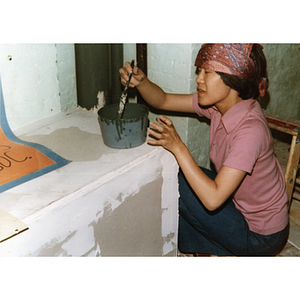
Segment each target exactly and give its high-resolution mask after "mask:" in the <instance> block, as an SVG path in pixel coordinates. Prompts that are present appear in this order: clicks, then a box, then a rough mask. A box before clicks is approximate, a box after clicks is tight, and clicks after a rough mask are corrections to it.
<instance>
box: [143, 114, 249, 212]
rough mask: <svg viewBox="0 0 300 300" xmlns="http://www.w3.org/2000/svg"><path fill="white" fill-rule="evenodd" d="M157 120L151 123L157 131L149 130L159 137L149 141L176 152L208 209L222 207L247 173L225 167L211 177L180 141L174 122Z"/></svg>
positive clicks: (182, 168) (194, 189)
mask: <svg viewBox="0 0 300 300" xmlns="http://www.w3.org/2000/svg"><path fill="white" fill-rule="evenodd" d="M157 121H158V123H159V124H160V125H158V124H156V123H154V122H150V126H151V127H153V128H154V129H155V130H152V129H149V133H150V134H151V135H152V136H154V137H155V138H156V139H157V140H148V144H150V145H160V146H163V147H164V148H165V149H167V150H169V151H170V152H172V153H173V155H174V156H175V158H176V160H177V162H178V164H179V166H180V168H181V170H182V172H183V174H184V175H185V177H186V179H187V181H188V183H189V184H190V186H191V188H192V189H193V191H194V192H195V193H196V195H197V196H198V198H199V199H200V201H201V202H202V203H203V205H204V206H205V207H206V208H207V209H208V210H211V211H213V210H215V209H217V208H218V207H220V206H221V205H222V204H223V203H224V202H225V201H226V200H227V199H228V197H229V196H230V195H231V194H232V193H233V192H234V191H235V190H236V189H237V188H238V186H239V185H240V183H241V182H242V180H243V178H244V177H245V175H246V172H245V171H241V170H237V169H232V168H229V167H226V166H223V167H222V168H221V170H220V171H219V173H218V175H217V177H216V178H215V180H212V179H210V178H209V177H208V176H207V175H206V174H205V173H204V172H203V171H202V170H201V169H200V168H199V166H198V165H197V163H196V162H195V160H194V159H193V157H192V155H191V154H190V152H189V150H188V148H187V147H186V145H185V144H184V143H183V142H182V141H181V139H180V137H179V135H178V133H177V132H176V130H175V128H174V126H173V123H172V121H171V120H170V119H168V118H166V117H164V116H160V117H159V118H158V120H157Z"/></svg>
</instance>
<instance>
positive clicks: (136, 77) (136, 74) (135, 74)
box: [119, 62, 146, 87]
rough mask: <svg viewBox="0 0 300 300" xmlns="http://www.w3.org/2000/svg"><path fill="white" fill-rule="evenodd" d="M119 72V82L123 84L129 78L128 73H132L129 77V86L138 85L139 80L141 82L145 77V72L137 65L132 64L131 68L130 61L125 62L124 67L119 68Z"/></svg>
mask: <svg viewBox="0 0 300 300" xmlns="http://www.w3.org/2000/svg"><path fill="white" fill-rule="evenodd" d="M119 73H120V76H121V77H120V79H121V83H122V84H123V85H125V84H126V82H127V81H128V79H129V76H128V75H129V74H130V73H132V76H131V79H130V83H129V87H138V86H139V85H140V84H141V82H143V81H144V80H145V78H146V75H145V73H144V72H143V71H142V70H141V69H139V68H138V67H137V66H134V67H133V69H132V68H131V66H130V62H126V63H125V66H124V68H121V69H120V70H119Z"/></svg>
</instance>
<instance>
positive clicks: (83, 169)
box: [0, 109, 178, 256]
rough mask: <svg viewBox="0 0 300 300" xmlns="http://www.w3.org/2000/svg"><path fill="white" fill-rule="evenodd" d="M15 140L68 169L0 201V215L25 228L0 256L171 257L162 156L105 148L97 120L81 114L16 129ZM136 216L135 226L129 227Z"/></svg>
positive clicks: (167, 160)
mask: <svg viewBox="0 0 300 300" xmlns="http://www.w3.org/2000/svg"><path fill="white" fill-rule="evenodd" d="M16 134H17V135H18V136H19V137H20V138H22V139H24V140H27V141H35V142H40V141H43V142H45V143H44V145H45V146H48V147H49V148H50V149H52V150H54V151H55V152H57V153H58V154H60V155H62V156H64V157H65V158H67V159H72V160H73V162H72V163H70V164H68V165H67V166H65V167H63V168H60V169H58V170H55V171H52V172H50V173H48V174H46V175H43V176H41V177H38V178H36V179H34V180H31V181H29V182H26V183H24V184H21V185H19V186H17V187H15V188H13V189H10V190H8V191H5V192H4V193H2V194H0V199H1V201H0V209H2V210H4V211H7V212H9V213H11V214H12V215H14V216H15V217H17V218H19V219H21V220H22V221H23V222H25V223H26V224H27V225H28V227H29V230H27V231H25V232H23V233H20V234H19V235H17V236H14V237H13V238H11V239H9V240H6V241H5V242H3V243H0V256H100V255H104V256H108V255H110V254H111V253H112V254H111V255H122V253H124V255H130V254H131V253H132V255H134V256H148V255H151V256H152V255H157V256H162V255H170V253H171V255H175V254H176V247H177V201H178V187H177V185H178V184H177V171H178V166H177V163H176V161H175V159H174V157H173V156H172V155H171V154H170V153H169V152H168V151H165V150H164V149H162V148H160V147H159V148H157V147H154V148H153V147H151V146H149V145H147V144H146V143H145V144H143V145H141V146H139V147H136V148H132V149H123V150H118V149H112V148H109V147H107V146H105V145H104V144H103V142H102V138H101V135H100V128H99V125H98V121H97V115H96V114H94V113H91V112H87V111H84V110H82V109H72V110H70V111H67V112H65V113H59V114H56V115H55V116H53V117H48V118H45V119H43V120H40V121H39V122H35V123H33V124H29V125H27V126H23V127H22V128H19V129H18V130H16ZM53 137H54V138H53ZM77 137H79V138H78V139H77ZM83 137H85V138H84V140H83V139H82V138H83ZM62 141H63V142H62ZM149 191H151V192H149ZM156 195H158V197H157V196H156ZM131 203H132V204H131ZM157 206H159V210H157V209H156V208H155V207H157ZM140 215H141V216H143V218H144V219H143V220H142V222H140V221H139V222H140V223H134V222H138V221H137V220H139V219H136V217H139V216H140ZM144 223H145V224H147V226H146V227H145V226H143V224H144ZM123 224H126V226H127V227H128V229H126V228H123ZM158 225H159V226H160V228H158ZM124 226H125V225H124ZM122 235H123V236H126V240H125V241H124V240H122V238H123V237H122ZM111 236H113V237H114V238H113V240H111ZM126 241H128V242H126ZM107 245H108V246H107Z"/></svg>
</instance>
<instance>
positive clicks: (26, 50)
mask: <svg viewBox="0 0 300 300" xmlns="http://www.w3.org/2000/svg"><path fill="white" fill-rule="evenodd" d="M74 57H75V56H74V45H73V44H59V45H56V44H0V76H1V80H2V87H3V95H4V102H5V108H6V115H7V119H8V122H9V125H10V126H11V128H12V129H15V128H18V127H20V126H22V125H24V124H28V123H30V122H33V121H36V120H39V119H42V118H44V117H46V116H49V115H53V114H55V113H57V112H60V111H61V110H65V109H67V108H70V107H76V106H77V104H76V103H77V98H76V80H75V59H74ZM9 58H11V59H9Z"/></svg>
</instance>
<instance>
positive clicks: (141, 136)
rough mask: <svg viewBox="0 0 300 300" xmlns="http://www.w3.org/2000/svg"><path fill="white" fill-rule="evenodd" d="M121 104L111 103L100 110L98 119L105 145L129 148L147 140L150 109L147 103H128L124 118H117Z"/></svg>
mask: <svg viewBox="0 0 300 300" xmlns="http://www.w3.org/2000/svg"><path fill="white" fill-rule="evenodd" d="M118 108H119V104H111V105H107V106H104V107H102V108H101V109H99V110H98V121H99V124H100V129H101V133H102V137H103V142H104V144H105V145H107V146H108V147H111V148H117V149H127V148H133V147H137V146H140V145H141V144H143V143H144V142H145V141H146V137H147V128H148V123H149V121H148V113H149V109H148V107H147V106H146V105H143V104H138V103H127V104H126V106H125V110H124V114H123V118H122V119H120V118H117V115H118Z"/></svg>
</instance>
